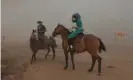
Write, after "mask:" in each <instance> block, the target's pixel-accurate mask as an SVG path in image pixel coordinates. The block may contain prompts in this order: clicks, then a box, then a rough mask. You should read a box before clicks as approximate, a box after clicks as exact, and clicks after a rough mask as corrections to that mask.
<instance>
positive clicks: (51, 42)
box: [30, 30, 57, 64]
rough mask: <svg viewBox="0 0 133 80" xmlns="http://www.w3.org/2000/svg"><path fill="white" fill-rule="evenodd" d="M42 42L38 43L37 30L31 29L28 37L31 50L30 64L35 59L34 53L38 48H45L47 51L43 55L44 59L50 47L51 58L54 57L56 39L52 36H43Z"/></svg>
mask: <svg viewBox="0 0 133 80" xmlns="http://www.w3.org/2000/svg"><path fill="white" fill-rule="evenodd" d="M44 38H45V39H44V44H42V43H40V41H39V40H38V36H37V31H36V30H33V31H32V34H31V37H30V48H31V50H32V52H33V54H32V58H31V64H32V63H33V61H35V60H36V53H37V51H38V50H45V49H47V50H48V52H47V54H46V55H45V59H47V56H48V54H49V52H50V47H51V49H52V51H53V58H52V60H54V59H55V48H56V47H57V45H56V41H55V39H54V38H53V37H50V38H49V39H48V37H47V36H44Z"/></svg>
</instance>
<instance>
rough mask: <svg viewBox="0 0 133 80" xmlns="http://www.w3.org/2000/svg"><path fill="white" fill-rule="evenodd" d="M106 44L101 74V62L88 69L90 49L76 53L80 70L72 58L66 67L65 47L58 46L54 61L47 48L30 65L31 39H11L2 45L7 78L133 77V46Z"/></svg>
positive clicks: (72, 79) (87, 79)
mask: <svg viewBox="0 0 133 80" xmlns="http://www.w3.org/2000/svg"><path fill="white" fill-rule="evenodd" d="M106 46H107V49H108V51H107V52H106V53H102V54H100V55H101V57H102V58H103V60H102V61H103V62H102V75H101V76H97V64H96V65H95V68H94V71H93V72H91V73H88V72H87V70H88V68H89V67H90V66H91V57H90V55H88V54H87V53H83V54H78V55H75V63H76V71H72V69H71V67H72V66H71V61H69V68H68V70H67V71H64V70H63V67H64V63H65V62H64V55H63V52H62V49H60V48H58V49H56V59H55V60H54V61H52V60H51V59H52V57H51V55H52V53H50V56H48V60H45V59H44V52H43V51H39V52H38V54H37V61H36V62H35V63H34V64H33V65H30V64H29V60H30V58H31V54H32V53H31V51H30V49H29V46H28V43H18V42H10V43H9V42H8V43H6V44H4V45H2V65H3V67H2V73H3V74H2V75H4V77H3V80H8V79H7V76H8V77H9V78H12V80H53V79H54V80H81V79H82V80H95V79H99V80H119V79H120V80H133V47H126V46H113V45H106ZM69 59H70V58H69Z"/></svg>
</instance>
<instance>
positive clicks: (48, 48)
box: [45, 47, 50, 59]
mask: <svg viewBox="0 0 133 80" xmlns="http://www.w3.org/2000/svg"><path fill="white" fill-rule="evenodd" d="M49 52H50V47H48V52H47V54H46V55H45V59H47V56H48V54H49Z"/></svg>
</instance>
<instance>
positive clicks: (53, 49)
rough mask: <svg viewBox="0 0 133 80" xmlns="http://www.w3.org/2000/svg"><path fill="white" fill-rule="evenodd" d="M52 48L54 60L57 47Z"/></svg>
mask: <svg viewBox="0 0 133 80" xmlns="http://www.w3.org/2000/svg"><path fill="white" fill-rule="evenodd" d="M51 48H52V51H53V58H52V60H54V59H55V47H53V46H52V47H51Z"/></svg>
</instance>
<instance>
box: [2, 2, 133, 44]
mask: <svg viewBox="0 0 133 80" xmlns="http://www.w3.org/2000/svg"><path fill="white" fill-rule="evenodd" d="M1 1H2V35H5V36H8V37H9V36H10V38H9V39H17V38H19V39H20V38H21V39H22V38H24V39H23V40H28V37H29V35H30V34H31V31H32V29H35V28H36V26H37V24H36V21H37V20H42V21H43V22H44V25H46V27H47V29H48V33H49V34H51V33H52V31H53V29H54V28H55V27H56V26H57V24H58V23H61V24H63V25H65V26H66V27H68V28H70V27H71V26H72V22H71V15H72V14H73V13H75V12H78V13H80V14H81V17H82V19H83V24H84V26H83V27H84V28H85V32H89V33H92V34H95V35H97V36H99V37H101V38H102V39H103V40H105V41H107V42H108V41H111V42H113V31H114V30H122V31H126V32H128V36H129V38H128V41H130V43H132V42H133V0H1ZM16 37H17V38H16Z"/></svg>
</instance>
